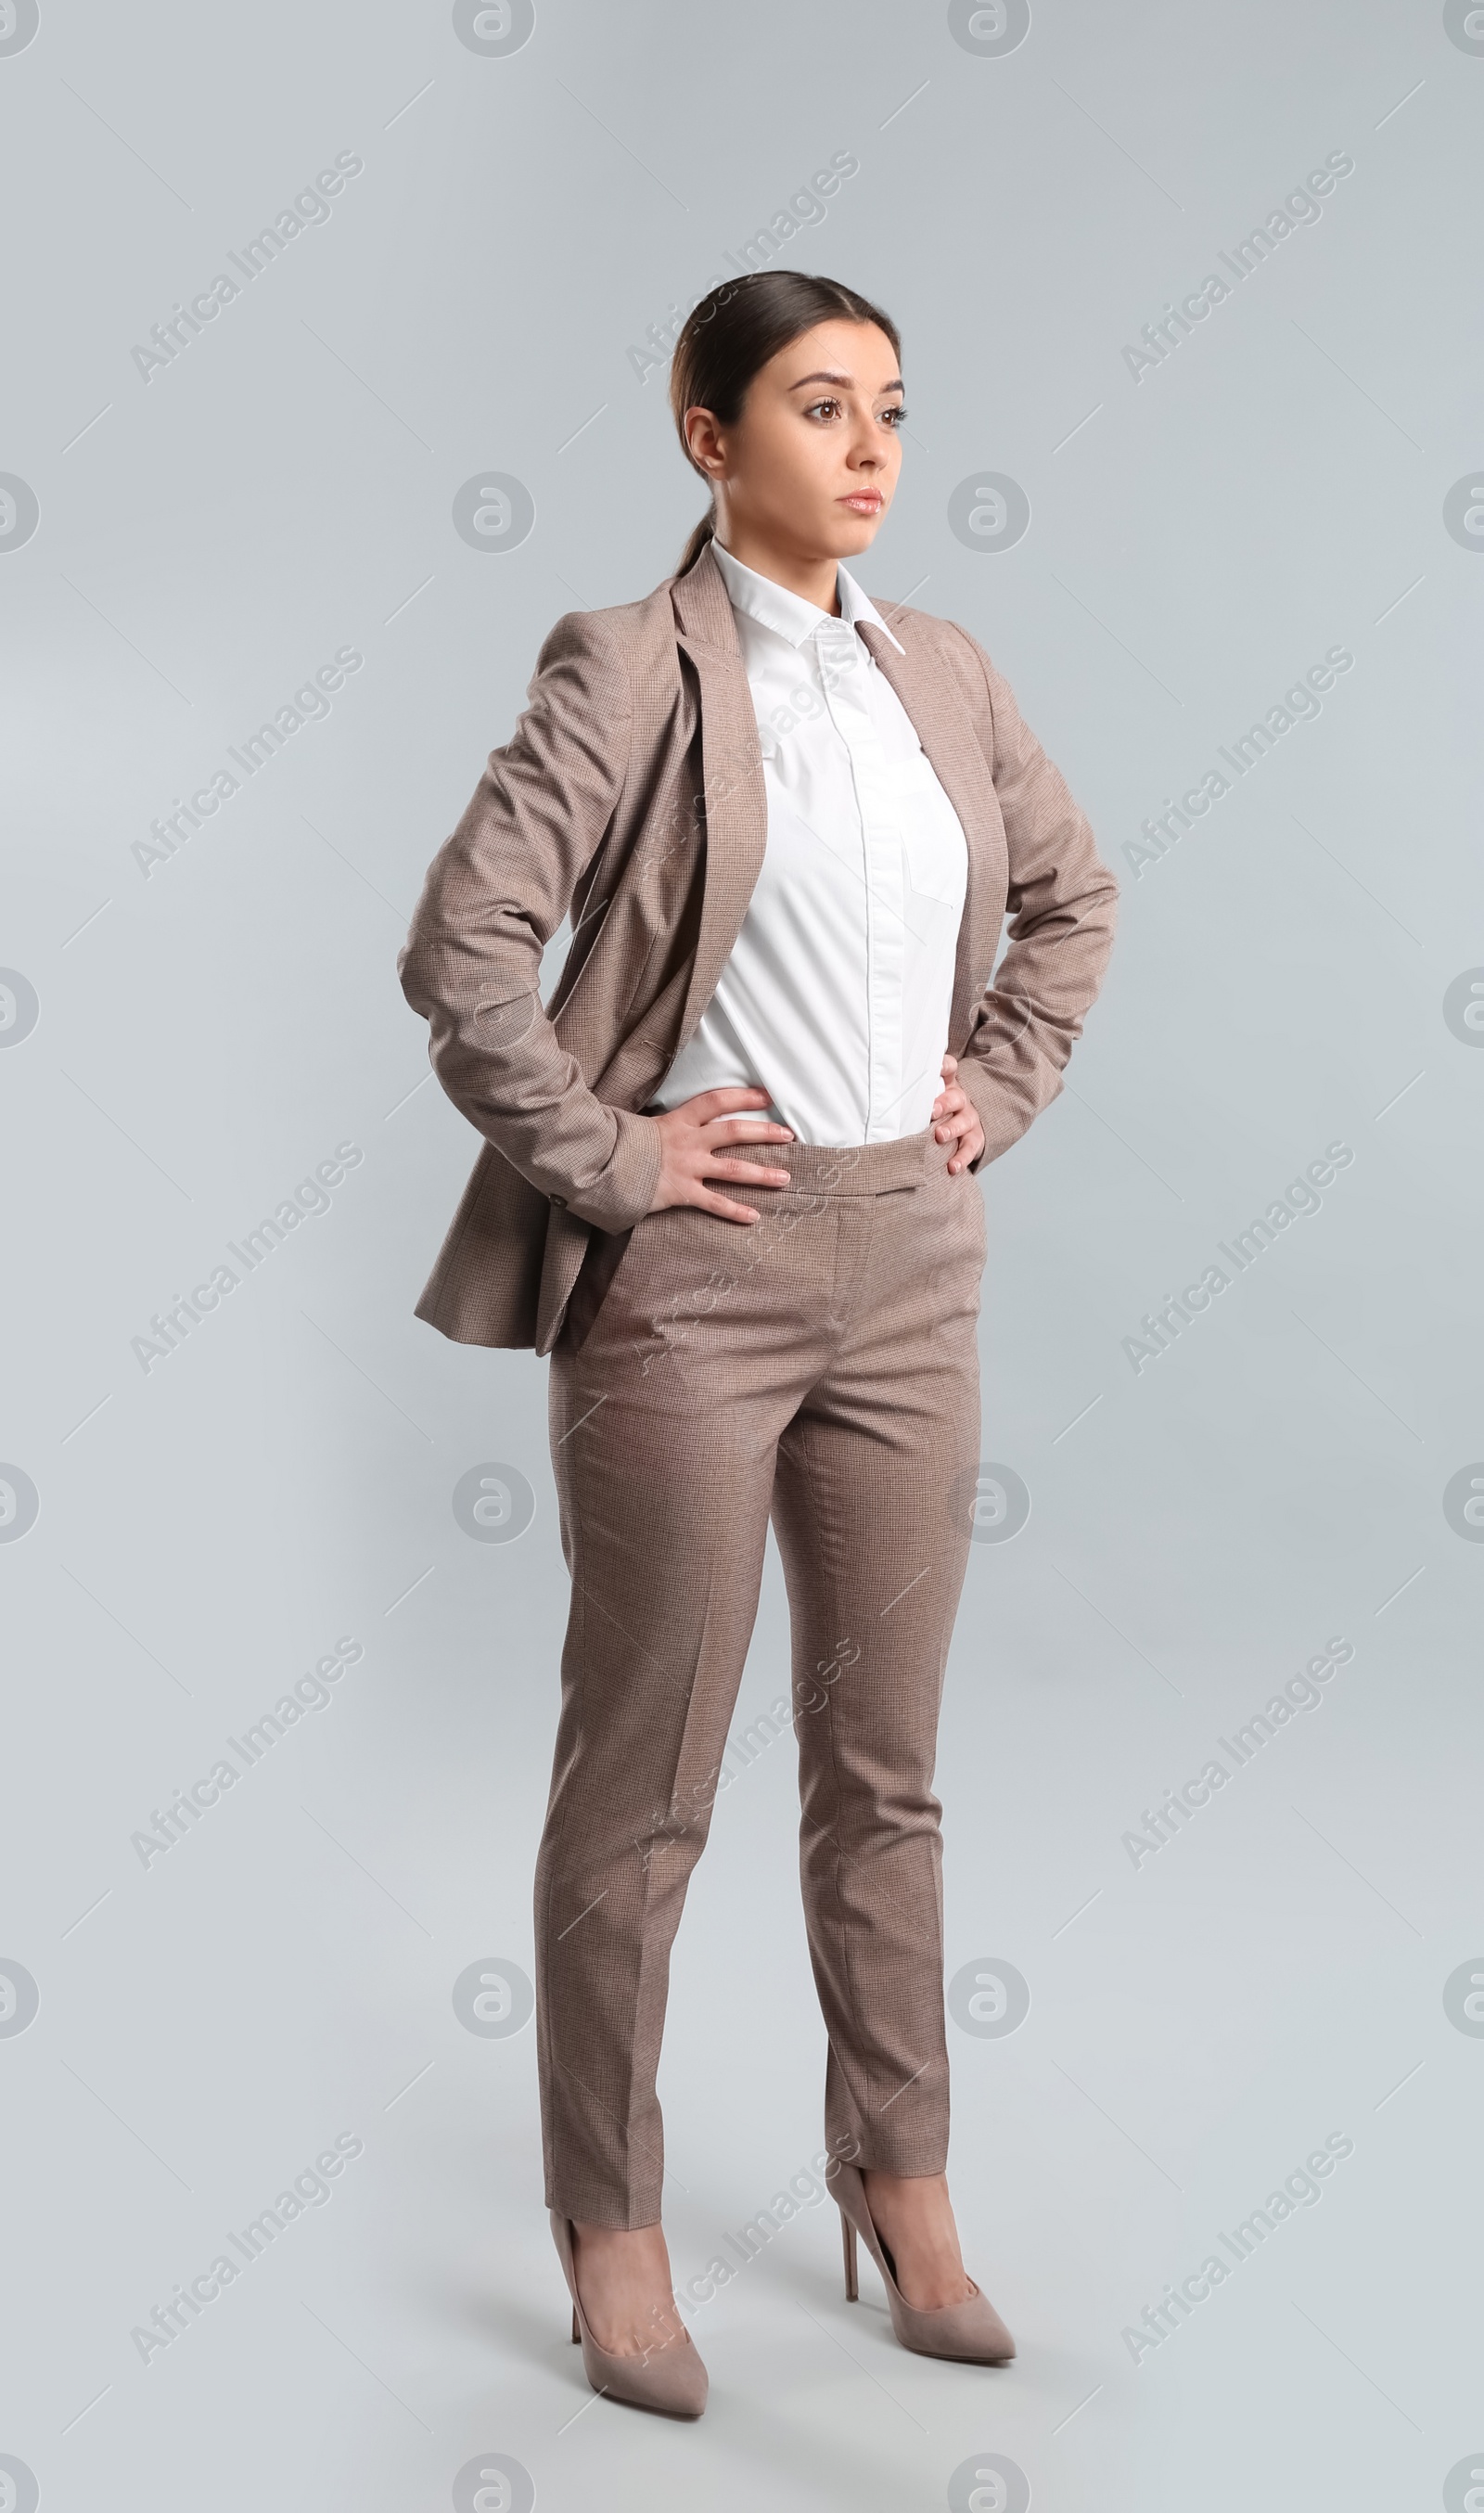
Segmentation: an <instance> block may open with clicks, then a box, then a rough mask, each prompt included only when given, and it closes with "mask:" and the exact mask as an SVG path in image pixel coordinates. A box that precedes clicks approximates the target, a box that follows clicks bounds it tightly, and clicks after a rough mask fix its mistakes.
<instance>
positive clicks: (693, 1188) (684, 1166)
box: [650, 1083, 793, 1221]
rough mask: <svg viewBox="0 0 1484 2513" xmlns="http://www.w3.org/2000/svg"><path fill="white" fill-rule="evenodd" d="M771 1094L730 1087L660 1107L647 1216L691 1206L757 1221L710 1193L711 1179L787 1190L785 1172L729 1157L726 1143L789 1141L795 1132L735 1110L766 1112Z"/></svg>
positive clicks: (745, 1208)
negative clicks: (656, 1171) (655, 1179)
mask: <svg viewBox="0 0 1484 2513" xmlns="http://www.w3.org/2000/svg"><path fill="white" fill-rule="evenodd" d="M768 1105H769V1095H768V1093H767V1092H766V1091H764V1090H763V1089H762V1088H761V1087H760V1086H758V1085H750V1084H749V1085H746V1086H743V1085H742V1084H734V1083H728V1084H727V1085H726V1086H725V1088H724V1089H722V1090H719V1091H700V1092H698V1093H697V1095H696V1097H695V1098H694V1099H682V1100H681V1101H680V1103H679V1105H678V1107H674V1108H665V1109H662V1111H661V1112H660V1114H659V1115H658V1116H657V1117H656V1119H655V1123H656V1125H657V1126H658V1127H659V1129H660V1134H661V1138H662V1146H663V1148H662V1153H661V1158H660V1178H659V1183H658V1184H657V1186H656V1188H655V1200H654V1202H653V1204H652V1205H651V1206H650V1211H651V1213H662V1212H664V1211H665V1210H666V1208H667V1207H668V1206H670V1205H672V1204H694V1205H697V1206H699V1207H700V1209H701V1211H702V1213H717V1214H720V1216H721V1217H722V1219H723V1220H724V1221H756V1220H757V1218H758V1215H757V1212H756V1209H755V1208H754V1207H753V1206H752V1205H749V1204H733V1203H731V1202H729V1200H728V1199H727V1197H725V1196H721V1195H714V1194H712V1192H711V1189H710V1185H709V1183H708V1181H709V1180H711V1179H714V1178H729V1179H730V1178H736V1179H739V1180H741V1181H742V1183H744V1184H746V1185H749V1186H753V1187H758V1186H786V1185H787V1184H788V1172H787V1171H786V1170H765V1169H760V1168H759V1167H758V1165H757V1163H756V1162H755V1161H738V1160H731V1161H729V1160H728V1159H727V1156H726V1154H727V1146H728V1144H729V1143H791V1142H792V1140H793V1130H792V1128H791V1127H789V1126H776V1125H773V1124H772V1123H770V1122H768V1121H765V1120H763V1119H760V1118H757V1117H755V1116H745V1115H742V1114H740V1113H739V1112H740V1111H742V1110H745V1109H755V1108H766V1107H767V1106H768Z"/></svg>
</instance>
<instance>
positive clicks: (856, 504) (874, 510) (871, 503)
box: [838, 489, 883, 515]
mask: <svg viewBox="0 0 1484 2513" xmlns="http://www.w3.org/2000/svg"><path fill="white" fill-rule="evenodd" d="M838 502H839V503H840V504H841V505H842V506H849V507H850V509H851V511H852V513H853V514H857V515H879V514H880V512H881V508H882V504H883V499H882V497H881V493H880V491H879V490H877V489H861V490H858V491H857V492H856V493H855V495H854V496H852V497H849V498H841V499H839V501H838Z"/></svg>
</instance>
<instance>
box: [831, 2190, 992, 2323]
mask: <svg viewBox="0 0 1484 2513" xmlns="http://www.w3.org/2000/svg"><path fill="white" fill-rule="evenodd" d="M824 2177H825V2179H826V2181H827V2182H828V2185H829V2189H830V2192H831V2195H832V2196H833V2198H834V2200H835V2202H836V2205H837V2206H838V2208H839V2211H840V2231H841V2235H842V2237H843V2240H844V2244H845V2300H846V2302H847V2303H857V2302H859V2300H860V2294H861V2289H860V2283H859V2280H858V2278H857V2275H856V2237H857V2235H858V2234H859V2235H860V2237H861V2240H862V2242H863V2243H864V2245H865V2248H866V2250H867V2251H868V2252H869V2254H870V2255H871V2257H872V2259H873V2260H874V2261H875V2263H876V2266H877V2268H878V2269H879V2270H880V2271H881V2282H882V2284H883V2286H884V2287H885V2288H886V2299H887V2302H888V2304H889V2305H890V2306H891V2314H892V2329H893V2332H894V2333H895V2334H896V2337H897V2341H898V2344H899V2345H900V2346H902V2347H910V2348H911V2349H912V2351H913V2353H914V2354H915V2355H918V2356H943V2357H946V2358H948V2359H949V2360H950V2361H952V2362H953V2363H956V2364H960V2365H1008V2364H1009V2362H1010V2360H1011V2358H1012V2357H1013V2356H1014V2354H1015V2340H1014V2339H1013V2338H1012V2337H1011V2335H1010V2333H1009V2331H1008V2330H1007V2329H1006V2327H1005V2325H1004V2323H1003V2321H1001V2319H1000V2317H999V2314H998V2313H997V2312H996V2311H995V2308H994V2306H993V2304H992V2303H991V2302H990V2300H989V2298H988V2296H987V2295H986V2294H982V2293H981V2292H980V2289H979V2288H978V2287H977V2286H974V2280H973V2279H972V2278H970V2280H969V2284H970V2285H971V2287H974V2292H973V2294H971V2295H968V2296H967V2297H966V2298H965V2300H964V2301H963V2302H962V2303H944V2304H941V2305H939V2306H938V2308H937V2309H936V2310H935V2311H930V2312H925V2311H923V2310H921V2309H920V2308H919V2307H918V2305H916V2304H914V2303H908V2302H907V2300H906V2297H905V2296H904V2295H903V2294H902V2290H901V2288H900V2287H899V2286H898V2284H897V2280H896V2278H895V2276H894V2275H893V2272H892V2259H891V2254H890V2253H889V2252H888V2251H887V2249H886V2247H885V2245H884V2244H883V2242H882V2240H881V2237H880V2235H879V2234H878V2233H877V2231H876V2228H875V2226H874V2224H873V2223H872V2221H871V2212H870V2210H869V2208H868V2207H867V2205H866V2201H865V2183H864V2181H863V2180H862V2177H861V2174H860V2172H859V2170H858V2168H857V2167H856V2166H855V2165H854V2164H846V2163H845V2162H844V2161H843V2160H840V2159H837V2160H836V2162H835V2163H834V2164H832V2165H831V2166H830V2168H829V2170H828V2172H827V2173H826V2174H825V2176H824Z"/></svg>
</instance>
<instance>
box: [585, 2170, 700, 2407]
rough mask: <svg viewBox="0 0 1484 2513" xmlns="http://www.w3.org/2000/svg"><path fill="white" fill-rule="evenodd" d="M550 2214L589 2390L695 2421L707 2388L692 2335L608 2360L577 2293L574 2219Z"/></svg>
mask: <svg viewBox="0 0 1484 2513" xmlns="http://www.w3.org/2000/svg"><path fill="white" fill-rule="evenodd" d="M550 2214H551V2239H552V2241H553V2242H554V2243H555V2245H556V2250H557V2257H558V2258H559V2259H560V2261H561V2264H562V2271H563V2274H564V2276H565V2277H566V2280H567V2292H568V2294H570V2295H571V2297H572V2335H573V2337H574V2338H575V2339H576V2340H577V2341H578V2342H579V2344H580V2346H581V2347H582V2371H583V2373H585V2374H586V2376H587V2379H588V2381H589V2382H590V2383H591V2384H592V2387H593V2389H594V2390H595V2391H601V2392H602V2393H604V2394H605V2396H606V2397H607V2398H608V2399H610V2400H622V2401H624V2402H625V2403H626V2404H627V2406H628V2407H629V2408H632V2409H653V2410H654V2411H655V2413H657V2415H660V2416H662V2417H699V2416H700V2414H701V2413H702V2409H703V2408H704V2407H705V2404H706V2391H707V2388H708V2383H707V2378H706V2369H705V2367H704V2365H703V2364H702V2361H701V2356H700V2352H699V2350H698V2349H697V2347H696V2345H695V2343H694V2341H693V2339H692V2337H691V2334H690V2332H689V2331H688V2330H682V2331H681V2333H680V2334H679V2336H678V2337H677V2338H672V2339H669V2340H667V2341H666V2343H665V2345H664V2346H663V2347H657V2348H654V2349H653V2350H646V2352H645V2353H644V2354H643V2355H642V2356H611V2355H610V2354H609V2352H608V2349H607V2348H606V2347H600V2346H599V2345H598V2342H597V2340H596V2339H595V2338H594V2336H593V2334H592V2332H591V2329H590V2328H589V2326H588V2321H587V2315H586V2313H585V2312H584V2311H583V2310H582V2295H581V2294H580V2293H579V2292H578V2280H577V2254H576V2248H575V2246H574V2243H573V2239H572V2219H571V2217H570V2216H563V2215H560V2214H558V2213H557V2211H556V2209H554V2208H553V2209H552V2210H551V2212H550Z"/></svg>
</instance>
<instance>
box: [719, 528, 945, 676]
mask: <svg viewBox="0 0 1484 2513" xmlns="http://www.w3.org/2000/svg"><path fill="white" fill-rule="evenodd" d="M711 555H712V557H713V558H714V559H715V561H716V564H717V566H718V567H719V569H720V570H721V580H722V582H723V584H724V585H725V586H726V588H727V592H728V594H729V596H730V598H731V602H732V607H733V609H734V610H735V611H745V613H746V614H747V617H748V618H749V619H756V620H758V621H759V622H760V623H761V625H762V626H763V627H764V628H771V629H772V630H773V631H774V633H775V635H777V636H780V637H782V638H784V639H785V640H786V641H787V643H788V644H789V645H790V646H802V645H803V644H804V642H805V640H806V638H809V637H812V636H813V635H814V632H815V630H816V629H817V628H818V627H819V625H820V623H821V621H822V620H823V621H825V622H827V623H828V624H829V625H830V626H831V627H833V626H834V625H835V624H836V622H835V621H834V620H833V619H831V618H830V615H829V613H828V612H827V611H822V610H821V609H820V608H819V605H818V604H817V603H814V602H806V601H805V599H804V597H803V595H802V594H801V593H790V592H789V590H788V587H787V586H786V585H785V584H776V583H775V582H774V580H773V578H772V577H771V576H759V575H758V573H757V571H756V569H755V568H750V567H743V565H742V561H741V559H738V558H734V557H733V556H732V553H731V551H730V550H728V549H723V548H722V545H721V543H720V541H718V540H713V541H712V543H711ZM835 582H836V585H837V587H838V589H839V595H840V618H841V620H843V621H844V623H845V625H846V626H847V627H850V628H859V627H860V626H861V624H862V620H869V622H870V624H871V626H872V627H873V628H879V629H880V631H881V634H882V636H883V637H885V638H886V639H887V641H888V642H889V644H891V645H893V646H896V648H897V652H898V654H899V655H900V654H902V652H903V651H904V649H903V648H902V646H901V645H900V644H899V642H898V640H897V639H896V638H895V637H894V636H893V635H892V632H891V630H890V628H888V626H887V624H886V621H885V620H884V619H883V618H882V617H881V614H880V612H879V611H878V610H877V609H876V606H875V604H874V603H873V602H872V600H871V598H870V596H869V594H867V593H863V592H862V589H861V587H860V585H859V584H858V583H857V582H856V579H855V578H854V577H853V576H852V575H851V574H850V573H849V571H848V570H847V569H846V568H844V567H843V566H838V565H837V570H836V576H835Z"/></svg>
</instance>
